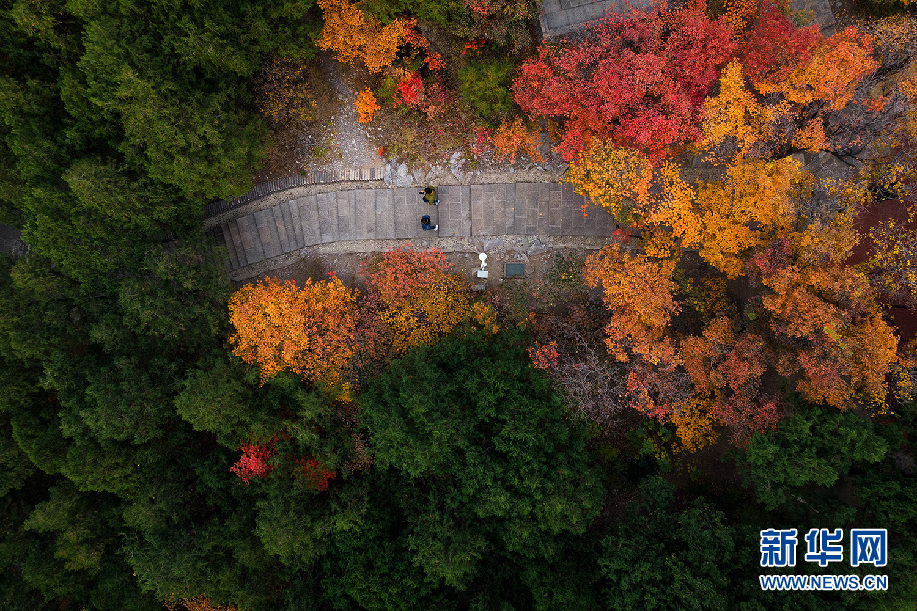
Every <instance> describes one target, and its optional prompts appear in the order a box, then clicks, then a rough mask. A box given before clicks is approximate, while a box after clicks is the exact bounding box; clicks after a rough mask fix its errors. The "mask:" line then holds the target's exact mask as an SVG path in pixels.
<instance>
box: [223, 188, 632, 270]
mask: <svg viewBox="0 0 917 611" xmlns="http://www.w3.org/2000/svg"><path fill="white" fill-rule="evenodd" d="M438 195H439V199H440V204H439V206H430V205H429V204H427V203H426V202H424V201H423V198H422V197H421V195H420V194H419V193H418V189H417V188H416V187H400V188H393V189H354V190H348V191H332V192H326V193H318V194H316V195H309V196H306V197H301V198H298V199H291V200H288V201H283V202H281V203H279V204H277V205H275V206H272V207H270V208H265V209H262V210H259V211H257V212H254V213H251V214H247V215H244V216H240V217H238V218H235V219H230V220H227V221H225V222H223V223H222V224H221V225H220V227H221V229H222V232H223V237H224V242H225V243H226V249H227V256H228V257H227V258H228V261H227V267H228V268H229V269H230V270H237V269H240V268H242V267H246V266H248V265H253V264H255V263H259V262H260V261H263V260H265V259H271V258H273V257H278V256H280V255H284V254H286V253H289V252H295V251H297V250H299V249H301V248H307V247H312V246H316V245H318V244H328V243H331V242H336V241H340V240H371V239H380V240H392V239H414V238H436V237H455V236H460V237H472V236H504V235H510V236H512V235H516V236H528V237H539V236H540V237H543V238H547V237H553V236H611V235H612V234H613V232H614V230H615V228H616V224H615V220H614V218H613V217H612V216H611V215H610V214H608V213H607V212H606V211H605V210H602V209H599V208H596V207H594V206H589V207H588V208H587V216H586V217H584V216H583V211H582V208H581V206H582V205H583V203H584V201H585V200H584V198H583V196H582V195H578V194H576V193H575V192H574V191H573V189H572V188H571V187H570V186H569V185H560V184H556V183H507V184H490V185H450V186H443V187H440V188H439V192H438ZM424 214H429V215H430V219H431V222H432V223H433V224H438V225H439V231H438V232H436V233H434V232H430V231H423V230H422V229H421V227H420V217H421V216H423V215H424Z"/></svg>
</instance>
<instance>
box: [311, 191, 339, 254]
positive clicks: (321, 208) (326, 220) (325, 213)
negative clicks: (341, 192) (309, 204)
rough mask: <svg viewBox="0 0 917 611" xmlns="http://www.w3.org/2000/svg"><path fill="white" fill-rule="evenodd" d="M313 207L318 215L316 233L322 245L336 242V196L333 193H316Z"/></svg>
mask: <svg viewBox="0 0 917 611" xmlns="http://www.w3.org/2000/svg"><path fill="white" fill-rule="evenodd" d="M315 206H316V212H317V215H318V216H317V219H318V233H319V236H320V238H321V242H322V244H327V243H329V242H337V240H338V219H337V201H336V194H335V193H334V192H332V193H317V194H316V195H315Z"/></svg>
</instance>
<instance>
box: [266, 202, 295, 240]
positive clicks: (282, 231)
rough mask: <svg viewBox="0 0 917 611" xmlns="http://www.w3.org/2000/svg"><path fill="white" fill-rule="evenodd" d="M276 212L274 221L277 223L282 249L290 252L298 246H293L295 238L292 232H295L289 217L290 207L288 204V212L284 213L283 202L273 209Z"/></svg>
mask: <svg viewBox="0 0 917 611" xmlns="http://www.w3.org/2000/svg"><path fill="white" fill-rule="evenodd" d="M271 210H272V211H273V213H274V222H275V223H276V224H277V234H278V235H279V236H280V249H281V251H283V252H290V251H291V250H294V249H295V248H296V247H295V246H293V240H291V239H290V234H291V233H293V231H292V230H293V223H292V220H291V219H290V218H289V216H290V207H289V206H287V214H286V215H284V213H283V203H282V202H281V203H280V204H277V205H276V206H274V207H273V208H272V209H271Z"/></svg>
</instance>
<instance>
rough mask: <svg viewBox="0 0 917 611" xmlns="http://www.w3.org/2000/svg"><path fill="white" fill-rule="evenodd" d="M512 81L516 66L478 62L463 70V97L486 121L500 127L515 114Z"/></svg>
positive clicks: (485, 61)
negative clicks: (500, 124)
mask: <svg viewBox="0 0 917 611" xmlns="http://www.w3.org/2000/svg"><path fill="white" fill-rule="evenodd" d="M512 80H513V65H512V64H511V63H509V62H508V61H505V60H482V61H475V62H472V63H471V65H469V66H467V67H465V68H462V69H461V70H459V93H460V94H461V96H462V100H464V101H465V103H466V104H468V105H469V106H470V107H471V108H472V109H473V110H474V112H475V113H476V114H478V115H479V116H480V117H481V118H482V119H484V120H486V121H493V122H494V123H496V122H497V121H496V120H497V119H499V118H500V117H501V116H503V115H508V114H510V113H512V111H513V100H512V97H511V96H510V91H509V86H510V85H511V84H512Z"/></svg>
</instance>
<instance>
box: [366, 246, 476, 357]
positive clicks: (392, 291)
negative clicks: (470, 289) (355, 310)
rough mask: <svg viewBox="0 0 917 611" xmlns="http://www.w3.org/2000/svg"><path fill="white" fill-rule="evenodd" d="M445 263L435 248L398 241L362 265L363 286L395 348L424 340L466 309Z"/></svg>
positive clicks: (452, 324)
mask: <svg viewBox="0 0 917 611" xmlns="http://www.w3.org/2000/svg"><path fill="white" fill-rule="evenodd" d="M448 265H449V264H448V263H447V262H446V257H445V255H444V254H443V253H442V252H441V251H438V250H421V251H417V250H412V249H410V248H407V247H400V248H396V249H395V250H391V251H388V252H385V253H383V254H381V255H380V256H379V257H377V258H376V259H374V260H372V261H370V262H369V263H367V264H365V265H364V266H363V271H362V273H363V275H364V277H366V282H367V291H368V292H369V293H370V296H371V298H374V299H375V300H377V302H378V304H379V307H380V313H379V315H380V316H381V318H382V321H383V322H384V324H385V327H386V329H387V331H388V334H389V337H390V341H391V345H392V347H393V349H394V350H395V352H396V353H401V352H404V350H406V349H407V348H409V347H411V346H417V345H420V344H428V343H430V341H432V339H433V338H435V337H437V336H439V335H444V334H446V333H448V332H449V331H451V330H452V328H453V327H455V325H457V324H458V323H459V322H460V321H461V320H462V319H464V318H465V316H466V315H467V313H468V308H469V299H468V296H467V294H466V291H465V287H464V284H463V281H462V280H461V278H460V277H459V276H457V275H454V274H450V273H448V272H447V270H448Z"/></svg>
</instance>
